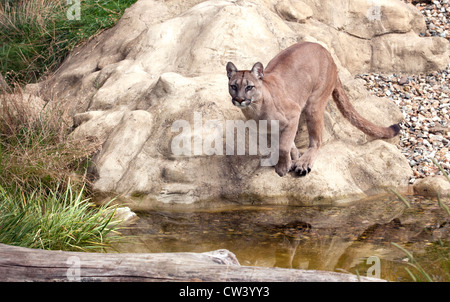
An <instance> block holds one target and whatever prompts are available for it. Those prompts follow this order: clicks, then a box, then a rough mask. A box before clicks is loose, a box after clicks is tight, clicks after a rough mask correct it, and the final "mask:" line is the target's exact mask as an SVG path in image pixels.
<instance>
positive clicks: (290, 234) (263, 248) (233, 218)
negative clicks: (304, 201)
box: [115, 197, 450, 281]
mask: <svg viewBox="0 0 450 302" xmlns="http://www.w3.org/2000/svg"><path fill="white" fill-rule="evenodd" d="M412 205H413V207H412V208H411V209H406V208H405V205H404V204H403V203H401V202H399V201H398V200H396V199H393V198H392V197H385V198H380V197H377V198H372V199H367V200H362V201H360V202H356V203H352V204H351V205H350V206H342V207H331V206H328V207H324V206H321V207H288V206H254V207H248V206H246V207H242V206H239V207H228V208H222V209H220V210H214V211H192V212H179V211H178V212H167V211H152V212H146V213H139V216H140V219H139V220H138V221H137V222H136V224H135V225H133V226H132V227H131V228H130V229H129V230H127V231H126V232H125V233H126V234H129V235H133V236H135V237H133V240H132V242H129V243H122V244H119V245H117V246H116V247H115V248H116V249H117V250H118V251H120V252H205V251H211V250H215V249H222V248H225V249H228V250H230V251H232V252H233V253H234V254H235V255H236V256H237V258H238V259H239V262H240V263H241V265H254V266H266V267H274V266H275V267H285V268H301V269H317V270H329V271H348V272H352V273H359V274H361V275H365V273H366V271H367V269H369V267H370V264H367V263H366V259H367V258H368V257H373V256H375V257H378V258H379V259H380V261H381V277H382V278H385V279H388V280H408V279H409V278H408V275H407V274H406V272H405V270H404V268H403V264H402V261H403V259H404V258H405V255H404V254H403V253H402V252H401V251H400V250H398V249H396V248H394V247H393V246H392V245H391V244H390V242H396V243H399V244H403V245H404V246H405V247H407V248H408V249H409V250H412V251H416V252H420V253H423V252H424V247H426V246H427V245H430V244H431V243H432V242H434V241H436V240H437V239H438V238H441V239H444V240H446V239H448V235H449V231H448V229H449V225H450V223H449V217H448V216H446V214H445V213H444V212H443V211H442V210H441V209H440V208H439V206H438V205H437V202H436V201H433V200H421V199H417V198H416V199H415V200H414V201H413V202H412ZM432 269H433V268H432ZM447 281H448V280H447Z"/></svg>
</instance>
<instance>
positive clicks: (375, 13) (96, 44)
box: [30, 0, 450, 209]
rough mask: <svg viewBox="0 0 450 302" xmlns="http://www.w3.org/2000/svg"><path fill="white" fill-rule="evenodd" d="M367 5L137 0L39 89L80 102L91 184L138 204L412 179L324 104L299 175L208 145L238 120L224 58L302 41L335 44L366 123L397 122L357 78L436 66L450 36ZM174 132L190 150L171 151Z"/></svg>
mask: <svg viewBox="0 0 450 302" xmlns="http://www.w3.org/2000/svg"><path fill="white" fill-rule="evenodd" d="M199 2H201V3H199ZM369 2H370V1H366V0H358V1H341V2H340V3H339V4H338V3H335V2H333V1H325V0H304V1H303V2H300V1H293V0H281V1H270V0H265V1H235V0H229V1H206V2H202V1H198V0H197V1H171V2H169V3H167V2H164V3H163V2H159V1H151V0H139V1H137V2H136V4H134V5H133V6H132V7H130V8H129V9H128V10H127V11H126V12H125V14H124V16H123V17H122V19H121V20H120V21H119V23H118V24H117V25H116V26H115V27H114V28H112V29H110V30H108V31H106V32H104V33H103V34H101V35H99V36H97V37H96V38H94V39H92V40H91V41H90V42H89V43H88V44H87V45H85V46H84V47H81V48H80V49H77V50H75V51H74V52H73V53H72V54H71V56H70V57H69V58H68V59H67V60H66V62H65V63H64V64H63V66H62V67H61V68H60V69H59V70H58V71H57V72H56V73H55V74H54V76H53V77H51V78H49V79H48V80H47V81H46V82H43V83H40V84H39V85H37V86H38V87H37V88H39V90H40V91H41V94H43V96H44V97H46V98H48V99H54V100H63V99H66V100H70V101H72V102H73V104H76V108H75V109H74V125H75V126H76V128H75V130H74V132H73V135H74V136H75V137H83V136H93V137H96V138H97V139H98V140H100V142H102V143H103V147H102V149H101V151H100V152H99V153H98V154H96V155H95V157H94V159H93V162H94V164H95V174H96V176H97V178H96V180H95V183H94V189H95V190H97V191H98V192H103V193H114V194H121V195H122V196H123V197H124V198H125V199H126V201H127V203H129V204H131V206H132V207H133V208H134V209H136V208H148V207H151V206H153V205H162V204H174V203H175V204H183V205H187V204H201V203H202V201H204V202H208V201H212V200H228V201H233V202H239V203H247V202H252V203H255V202H257V203H290V204H311V203H330V202H332V201H334V200H348V199H349V198H355V197H362V196H365V195H367V194H372V193H379V192H380V191H383V190H384V189H385V188H387V187H401V186H406V185H407V182H408V179H409V177H410V175H411V169H410V167H409V165H408V163H407V161H406V159H405V158H404V157H403V155H402V154H401V153H400V151H399V150H397V148H396V147H395V146H394V145H393V144H392V142H387V141H382V140H375V141H373V140H370V139H369V138H367V137H366V136H365V135H364V134H363V133H362V132H360V131H359V130H357V129H356V128H354V127H353V126H351V125H350V123H349V122H347V121H346V120H345V119H344V118H343V116H342V115H341V114H340V112H339V111H338V110H337V108H336V106H335V105H334V103H332V102H330V103H329V105H328V108H327V111H326V113H325V133H324V146H323V147H322V148H321V150H320V154H319V157H318V159H317V161H316V164H315V168H314V169H313V171H312V172H311V173H310V174H308V175H307V176H306V177H303V178H297V177H294V176H292V175H287V176H286V177H283V178H280V177H279V176H278V175H277V174H276V173H275V172H274V168H273V167H263V166H261V164H260V157H259V156H250V155H245V156H244V155H234V156H232V155H225V153H224V155H220V154H218V153H220V152H215V154H213V155H207V154H206V153H208V151H207V150H211V147H212V146H213V145H214V144H212V143H211V142H212V141H214V140H212V139H211V137H213V138H217V137H219V140H215V142H216V143H215V145H214V146H215V148H216V149H217V150H219V149H220V144H222V147H223V148H224V149H225V148H226V146H229V145H230V142H227V141H226V134H227V133H226V131H225V125H226V121H227V120H228V121H236V120H243V119H244V116H243V114H242V113H241V111H240V110H239V109H237V108H236V107H234V106H233V105H232V104H231V100H230V97H229V95H228V91H227V77H226V72H225V65H226V63H227V62H228V61H233V62H234V63H235V64H236V66H237V67H238V68H240V69H249V68H251V66H252V65H253V64H254V63H255V62H256V61H261V62H262V63H263V64H264V65H266V64H267V63H268V62H269V61H270V59H271V58H272V57H274V56H275V55H276V54H277V53H278V52H280V51H281V50H282V49H284V48H286V47H288V46H290V45H292V44H294V43H296V42H298V41H312V42H318V43H320V44H322V45H323V46H325V47H326V48H327V49H328V50H329V51H330V52H331V54H332V55H333V58H334V59H335V61H336V64H337V65H338V67H339V70H340V77H341V79H342V82H343V84H344V86H345V88H346V90H347V91H348V94H349V97H350V99H351V101H352V102H353V104H354V105H355V107H356V108H357V110H358V111H359V112H360V113H361V114H362V115H364V116H365V117H366V118H367V119H369V120H371V121H373V122H375V123H377V124H380V125H390V124H392V123H395V122H400V121H401V120H402V118H403V116H402V114H401V113H400V111H399V110H398V109H397V108H396V105H395V104H392V103H391V102H390V101H389V100H387V99H382V98H378V97H373V96H369V95H368V94H367V92H366V91H365V89H364V87H363V85H362V84H361V80H355V79H354V77H353V75H354V74H355V73H357V72H361V71H369V70H376V71H393V70H395V71H403V72H418V71H425V70H427V69H437V68H443V67H444V66H445V65H446V64H447V63H448V58H449V53H450V50H449V43H448V42H447V41H446V40H445V39H443V38H442V39H441V38H435V37H434V38H431V37H430V38H420V37H419V36H418V33H419V32H420V31H422V30H423V29H424V26H425V23H424V21H423V18H422V16H421V15H420V13H419V12H418V11H416V10H415V8H414V7H413V6H410V5H406V4H404V3H402V2H400V1H387V0H386V1H379V2H376V3H379V6H375V5H370V4H369ZM374 3H375V2H374ZM404 39H406V40H404ZM415 45H418V46H415ZM411 62H413V63H411ZM30 88H36V87H30ZM183 126H188V127H183ZM299 131H300V133H301V136H300V137H299V139H298V141H297V146H298V147H300V148H304V147H306V146H307V133H306V128H305V125H304V123H302V124H301V125H300V126H299ZM211 133H213V134H211ZM217 135H218V136H217ZM174 140H175V141H184V142H185V143H187V142H191V143H192V144H191V148H187V149H186V150H184V151H185V152H184V153H182V154H180V153H179V152H178V153H177V152H174V150H173V148H174ZM234 140H236V138H234ZM199 142H200V145H199ZM202 144H203V145H202ZM202 146H203V148H202ZM183 147H188V146H187V145H186V146H183ZM202 149H203V150H202ZM213 153H214V152H213ZM247 154H248V153H247ZM130 202H131V203H130Z"/></svg>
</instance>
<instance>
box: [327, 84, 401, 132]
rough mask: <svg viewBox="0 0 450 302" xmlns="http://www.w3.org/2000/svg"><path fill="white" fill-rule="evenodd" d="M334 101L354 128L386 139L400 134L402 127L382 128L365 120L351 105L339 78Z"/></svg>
mask: <svg viewBox="0 0 450 302" xmlns="http://www.w3.org/2000/svg"><path fill="white" fill-rule="evenodd" d="M333 99H334V101H335V102H336V105H337V107H338V108H339V111H341V113H342V114H343V115H344V116H345V118H347V119H348V120H349V121H350V123H352V125H353V126H355V127H356V128H358V129H359V130H361V131H362V132H364V133H365V134H367V135H370V136H372V137H375V138H383V139H386V138H392V137H394V136H396V135H397V134H398V133H399V132H400V126H399V125H398V124H393V125H391V126H389V127H381V126H377V125H375V124H373V123H371V122H369V121H368V120H366V119H365V118H363V117H362V116H361V115H360V114H359V113H358V112H357V111H356V110H355V108H354V107H353V105H352V104H351V103H350V101H349V99H348V97H347V94H346V93H345V91H344V87H342V83H341V80H340V79H339V78H337V80H336V87H335V88H334V90H333Z"/></svg>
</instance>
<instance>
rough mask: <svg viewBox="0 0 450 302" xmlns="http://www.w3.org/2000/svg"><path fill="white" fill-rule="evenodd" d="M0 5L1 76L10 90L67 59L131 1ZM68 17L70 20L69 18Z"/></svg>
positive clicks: (12, 1) (22, 0)
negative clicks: (76, 9)
mask: <svg viewBox="0 0 450 302" xmlns="http://www.w3.org/2000/svg"><path fill="white" fill-rule="evenodd" d="M71 2H72V3H71V4H67V1H66V0H31V1H30V0H0V73H1V74H3V76H4V77H5V79H6V81H7V82H8V83H9V84H16V83H19V84H25V83H30V82H36V81H37V80H38V79H39V78H40V77H41V76H43V75H45V74H47V73H48V72H50V71H53V70H55V68H57V67H58V66H59V65H60V63H61V62H62V60H63V59H64V58H65V57H66V56H67V54H68V53H69V52H70V51H71V50H72V49H73V48H74V47H75V46H77V45H80V44H82V43H84V42H86V41H87V40H89V38H91V37H92V36H95V35H97V34H98V33H99V32H101V31H103V30H105V29H107V28H110V27H112V26H114V25H115V24H116V23H117V21H118V20H119V18H120V17H121V16H122V14H123V12H124V11H125V9H126V8H127V7H129V6H130V5H131V4H133V3H134V2H136V0H81V1H80V2H79V3H80V10H79V11H80V14H79V16H80V18H79V20H77V19H78V18H76V15H74V14H72V11H71V10H70V8H71V7H72V6H73V5H77V3H78V2H76V1H75V0H73V1H71ZM68 15H69V18H68Z"/></svg>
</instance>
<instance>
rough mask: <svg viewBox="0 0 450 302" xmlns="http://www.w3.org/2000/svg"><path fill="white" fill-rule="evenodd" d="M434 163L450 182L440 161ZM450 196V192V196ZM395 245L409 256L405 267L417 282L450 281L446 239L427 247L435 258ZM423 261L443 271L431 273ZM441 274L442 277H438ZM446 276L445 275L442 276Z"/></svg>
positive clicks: (445, 208) (404, 201) (449, 263)
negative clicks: (413, 252) (415, 253)
mask: <svg viewBox="0 0 450 302" xmlns="http://www.w3.org/2000/svg"><path fill="white" fill-rule="evenodd" d="M433 163H434V164H435V165H436V166H437V167H438V168H439V170H440V171H441V172H442V173H443V174H444V176H445V177H446V178H447V179H448V181H449V182H450V178H449V175H448V174H447V173H446V172H445V171H444V169H442V167H441V166H440V165H439V163H438V162H437V161H435V160H433ZM392 192H393V193H394V194H395V195H397V197H398V198H399V199H400V200H401V201H402V202H403V203H404V204H405V205H406V206H407V207H408V208H410V207H411V205H410V203H409V202H408V201H407V200H406V199H405V198H404V197H403V196H401V195H400V194H399V193H397V192H396V191H395V190H392ZM448 197H449V198H450V194H449V196H448ZM437 200H438V204H439V207H440V208H441V209H442V210H444V212H445V213H446V214H447V215H448V216H449V217H450V210H449V208H448V207H447V205H445V204H444V203H443V202H442V200H441V197H440V195H439V194H438V195H437ZM391 244H392V245H393V246H395V247H396V248H398V249H399V250H401V251H402V252H403V253H404V254H405V255H406V256H407V258H408V262H407V263H406V265H407V267H405V270H406V272H407V273H408V275H409V276H410V277H411V279H412V280H413V281H416V282H423V281H425V282H433V281H440V282H442V281H447V282H450V253H449V251H450V246H449V243H448V241H447V240H446V239H438V240H437V242H434V243H432V244H431V246H429V247H427V248H428V249H432V250H433V253H428V254H431V255H435V257H434V259H422V257H420V256H418V257H414V255H413V254H412V253H411V252H409V251H408V250H406V249H405V248H403V247H402V246H400V245H399V244H397V243H395V242H391ZM421 262H424V263H428V264H429V263H432V269H433V271H434V270H436V269H437V268H439V270H441V272H440V273H439V274H432V273H429V272H428V271H427V269H426V267H425V265H423V264H421ZM438 276H441V277H438ZM442 276H445V277H442ZM442 278H446V280H442Z"/></svg>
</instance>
